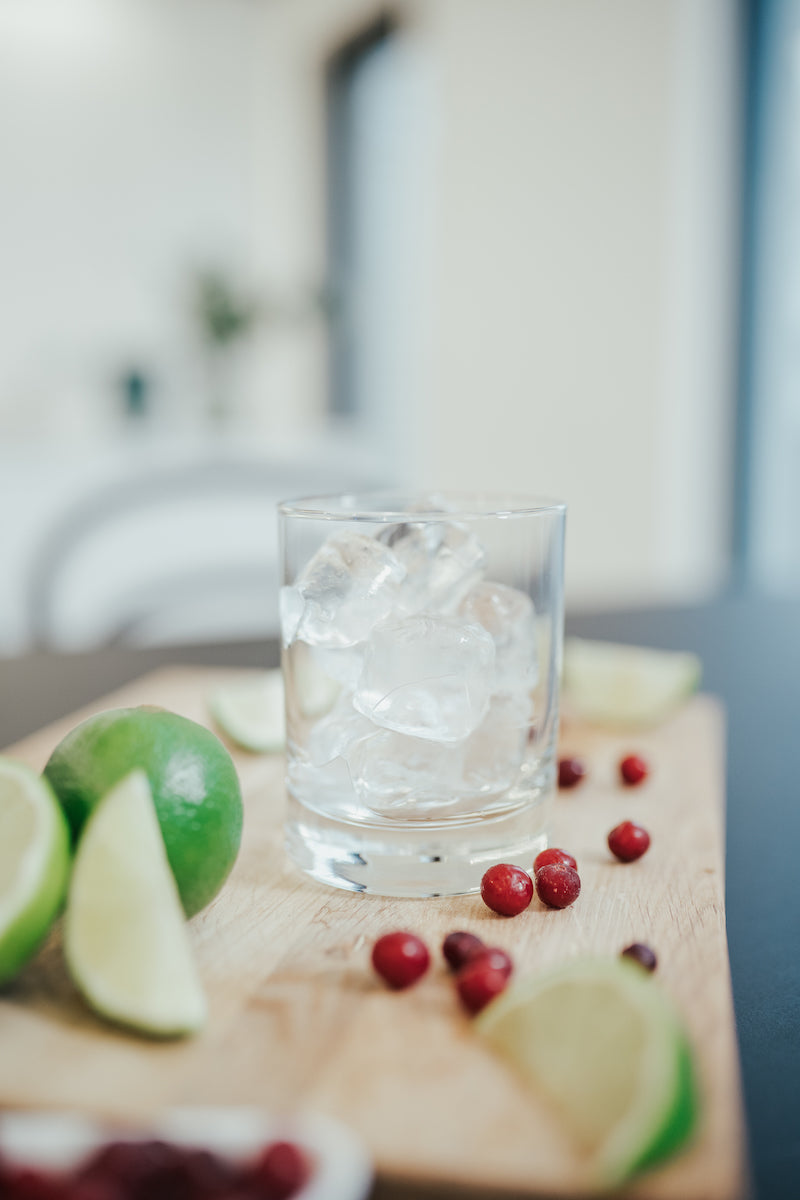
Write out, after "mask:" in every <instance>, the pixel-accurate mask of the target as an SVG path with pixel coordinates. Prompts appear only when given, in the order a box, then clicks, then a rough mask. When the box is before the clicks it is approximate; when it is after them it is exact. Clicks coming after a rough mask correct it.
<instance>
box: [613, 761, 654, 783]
mask: <svg viewBox="0 0 800 1200" xmlns="http://www.w3.org/2000/svg"><path fill="white" fill-rule="evenodd" d="M619 773H620V777H621V779H622V782H623V783H625V784H627V785H628V787H636V785H637V783H641V782H642V780H643V779H647V776H648V775H649V774H650V768H649V767H648V765H647V763H646V762H645V761H644V759H643V758H639V755H638V754H629V755H628V757H627V758H623V760H622V762H621V763H620V764H619Z"/></svg>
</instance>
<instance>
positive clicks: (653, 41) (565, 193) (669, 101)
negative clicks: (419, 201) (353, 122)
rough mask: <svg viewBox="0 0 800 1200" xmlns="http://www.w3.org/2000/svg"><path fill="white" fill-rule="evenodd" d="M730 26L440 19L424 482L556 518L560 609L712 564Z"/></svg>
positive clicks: (714, 17)
mask: <svg viewBox="0 0 800 1200" xmlns="http://www.w3.org/2000/svg"><path fill="white" fill-rule="evenodd" d="M736 33H737V27H736V6H734V5H730V4H727V3H725V2H724V0H674V2H670V0H661V2H657V3H648V4H642V3H640V2H639V0H604V3H603V4H593V3H589V2H587V0H498V2H496V3H493V4H487V3H485V0H442V2H441V3H440V4H438V5H437V6H436V13H435V16H433V17H432V19H431V24H430V39H431V57H432V59H433V60H434V62H435V67H436V74H437V84H438V116H439V121H438V129H437V131H436V137H437V154H436V164H437V167H436V188H435V191H436V214H437V219H436V224H435V232H434V236H433V237H432V239H431V243H430V245H431V250H432V254H433V271H434V285H433V287H434V290H433V297H432V303H431V306H430V308H431V313H432V325H431V329H430V335H429V349H430V374H429V377H428V390H427V393H426V394H425V395H424V396H423V397H421V403H420V405H419V409H418V418H417V446H418V455H417V459H416V463H415V473H416V475H417V477H419V478H421V479H425V480H434V481H436V482H437V483H440V484H443V485H450V486H470V485H473V486H474V485H478V484H480V485H484V486H486V487H504V486H511V487H514V488H519V489H528V490H530V489H533V490H535V491H541V492H544V493H551V494H555V495H557V496H559V497H562V498H564V499H566V500H567V501H568V503H569V506H570V516H569V525H568V528H569V532H568V555H567V571H568V596H569V598H570V599H571V600H572V601H573V603H598V602H609V603H618V602H619V601H625V602H634V601H639V600H645V601H646V600H655V599H660V598H668V597H684V598H691V597H693V596H696V595H699V594H702V593H703V592H705V591H706V590H708V589H710V588H713V587H714V586H715V585H717V584H718V583H719V582H720V581H721V580H722V579H723V578H724V575H725V570H726V565H727V550H726V528H727V522H728V517H729V504H728V492H729V478H730V457H731V451H732V436H733V432H732V420H733V412H734V388H733V369H734V366H735V354H734V345H735V342H734V338H735V277H736V250H735V247H736V217H737V211H736V207H737V206H736V195H737V187H736V166H737V163H736V146H737V139H738V133H739V130H738V125H737V117H738V93H737V81H736V77H735V65H736Z"/></svg>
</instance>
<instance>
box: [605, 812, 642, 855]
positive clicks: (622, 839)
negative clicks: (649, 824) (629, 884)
mask: <svg viewBox="0 0 800 1200" xmlns="http://www.w3.org/2000/svg"><path fill="white" fill-rule="evenodd" d="M649 845H650V834H649V833H648V832H647V830H646V829H642V827H641V825H634V823H633V821H623V822H622V823H621V824H620V825H615V827H614V828H613V829H612V830H611V833H610V834H609V835H608V848H609V850H610V851H611V853H612V854H614V855H616V857H617V858H618V859H619V860H620V862H634V861H635V859H637V858H641V857H642V855H643V854H644V852H645V850H647V848H648V846H649Z"/></svg>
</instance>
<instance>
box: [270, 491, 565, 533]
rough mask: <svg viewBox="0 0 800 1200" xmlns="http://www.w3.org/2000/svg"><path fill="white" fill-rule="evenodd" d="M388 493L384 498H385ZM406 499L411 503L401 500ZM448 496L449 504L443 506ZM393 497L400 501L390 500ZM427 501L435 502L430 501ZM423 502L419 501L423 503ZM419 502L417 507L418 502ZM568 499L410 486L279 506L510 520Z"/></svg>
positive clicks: (351, 516)
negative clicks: (440, 503)
mask: <svg viewBox="0 0 800 1200" xmlns="http://www.w3.org/2000/svg"><path fill="white" fill-rule="evenodd" d="M382 498H383V503H381V499H382ZM400 499H405V500H407V501H408V503H407V505H402V504H399V503H397V501H399V500H400ZM437 500H442V501H444V502H445V504H447V505H448V506H449V507H447V508H440V507H437V506H436V505H435V501H437ZM390 501H393V502H394V503H391V504H390V503H389V502H390ZM424 501H428V502H429V506H428V507H425V504H424V503H423V502H424ZM417 502H419V505H420V506H419V507H418V506H417ZM412 506H413V507H412ZM566 510H567V505H566V503H565V502H564V501H563V500H555V499H553V498H551V497H549V496H534V495H528V494H523V493H519V492H463V491H442V492H438V491H437V492H435V493H430V492H425V491H422V490H420V491H417V492H414V491H409V492H408V493H402V492H400V491H399V490H394V489H389V488H387V489H379V490H377V491H365V492H339V493H331V494H322V495H313V496H301V497H298V498H297V499H294V500H281V501H279V502H278V512H279V513H280V514H281V516H284V517H303V518H306V519H310V520H315V521H371V522H374V523H387V524H389V523H391V524H394V523H396V522H407V523H413V522H423V521H428V522H433V521H461V520H481V519H486V518H490V517H495V518H497V519H498V520H507V519H509V518H514V517H533V516H547V515H549V516H556V515H559V514H561V515H563V514H564V513H565V512H566Z"/></svg>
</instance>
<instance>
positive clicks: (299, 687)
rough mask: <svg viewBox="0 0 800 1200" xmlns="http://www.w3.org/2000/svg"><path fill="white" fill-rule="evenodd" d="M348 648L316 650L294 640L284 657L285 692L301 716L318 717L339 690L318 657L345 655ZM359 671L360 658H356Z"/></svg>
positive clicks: (326, 709)
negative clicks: (286, 690) (287, 690)
mask: <svg viewBox="0 0 800 1200" xmlns="http://www.w3.org/2000/svg"><path fill="white" fill-rule="evenodd" d="M349 653H350V651H348V650H317V649H315V648H314V647H313V646H307V645H306V644H305V642H295V643H294V645H293V646H292V647H291V649H290V650H289V651H288V654H287V657H286V660H285V675H286V678H287V680H288V681H289V692H290V695H291V696H293V697H294V699H296V701H297V705H298V708H299V710H300V713H301V714H302V715H303V716H304V717H320V716H322V715H323V714H324V713H326V712H330V710H331V708H332V707H333V705H334V704H335V702H336V700H337V698H338V696H339V693H340V692H341V690H342V687H341V682H340V681H339V680H337V679H336V677H335V675H334V673H333V672H332V671H330V670H326V666H327V662H326V661H320V656H322V655H328V654H349ZM358 670H359V672H360V671H361V660H360V659H359V666H358Z"/></svg>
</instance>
